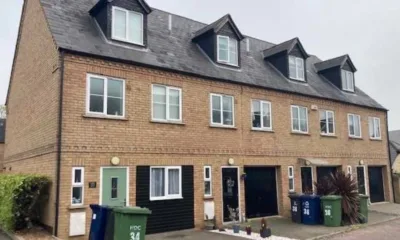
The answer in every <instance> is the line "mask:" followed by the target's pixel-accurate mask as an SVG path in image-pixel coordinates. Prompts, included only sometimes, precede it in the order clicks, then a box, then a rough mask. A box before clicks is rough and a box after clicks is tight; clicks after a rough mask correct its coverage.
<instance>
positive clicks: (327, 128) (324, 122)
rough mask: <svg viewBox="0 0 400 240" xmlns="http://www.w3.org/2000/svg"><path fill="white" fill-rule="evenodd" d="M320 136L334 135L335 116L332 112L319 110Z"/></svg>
mask: <svg viewBox="0 0 400 240" xmlns="http://www.w3.org/2000/svg"><path fill="white" fill-rule="evenodd" d="M319 118H320V126H321V134H322V135H334V134H335V115H334V113H333V111H326V110H321V111H320V112H319Z"/></svg>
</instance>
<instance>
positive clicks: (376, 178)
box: [368, 167, 385, 202]
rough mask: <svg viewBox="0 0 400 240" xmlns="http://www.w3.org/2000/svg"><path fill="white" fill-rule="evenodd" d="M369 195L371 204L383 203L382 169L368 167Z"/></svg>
mask: <svg viewBox="0 0 400 240" xmlns="http://www.w3.org/2000/svg"><path fill="white" fill-rule="evenodd" d="M368 178H369V195H370V199H371V202H383V201H385V194H384V192H383V177H382V167H368Z"/></svg>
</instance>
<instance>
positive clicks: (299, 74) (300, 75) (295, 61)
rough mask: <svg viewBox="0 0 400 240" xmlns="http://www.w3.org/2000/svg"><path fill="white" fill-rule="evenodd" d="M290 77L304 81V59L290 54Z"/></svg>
mask: <svg viewBox="0 0 400 240" xmlns="http://www.w3.org/2000/svg"><path fill="white" fill-rule="evenodd" d="M289 77H290V78H291V79H294V80H298V81H304V59H302V58H299V57H295V56H289Z"/></svg>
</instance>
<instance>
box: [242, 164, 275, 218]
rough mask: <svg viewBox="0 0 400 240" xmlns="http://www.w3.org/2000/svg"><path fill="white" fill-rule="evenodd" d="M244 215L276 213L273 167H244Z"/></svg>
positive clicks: (256, 216)
mask: <svg viewBox="0 0 400 240" xmlns="http://www.w3.org/2000/svg"><path fill="white" fill-rule="evenodd" d="M244 171H245V173H246V180H245V193H246V194H245V199H246V217H247V218H258V217H265V216H273V215H277V214H278V199H277V192H276V172H275V167H245V168H244Z"/></svg>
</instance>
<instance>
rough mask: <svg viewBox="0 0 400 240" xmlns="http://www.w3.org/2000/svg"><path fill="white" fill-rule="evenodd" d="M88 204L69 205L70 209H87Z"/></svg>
mask: <svg viewBox="0 0 400 240" xmlns="http://www.w3.org/2000/svg"><path fill="white" fill-rule="evenodd" d="M87 207H88V206H86V205H70V206H69V207H68V209H69V210H79V209H86V208H87Z"/></svg>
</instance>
